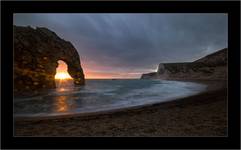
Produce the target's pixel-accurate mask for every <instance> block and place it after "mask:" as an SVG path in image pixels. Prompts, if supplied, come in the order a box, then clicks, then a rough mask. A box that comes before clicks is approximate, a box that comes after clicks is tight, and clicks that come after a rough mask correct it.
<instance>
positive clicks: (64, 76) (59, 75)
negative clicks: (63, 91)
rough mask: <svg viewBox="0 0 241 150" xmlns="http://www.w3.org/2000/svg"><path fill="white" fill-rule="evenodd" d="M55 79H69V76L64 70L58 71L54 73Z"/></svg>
mask: <svg viewBox="0 0 241 150" xmlns="http://www.w3.org/2000/svg"><path fill="white" fill-rule="evenodd" d="M55 79H60V80H64V79H71V77H70V76H69V74H68V73H66V72H58V73H56V75H55Z"/></svg>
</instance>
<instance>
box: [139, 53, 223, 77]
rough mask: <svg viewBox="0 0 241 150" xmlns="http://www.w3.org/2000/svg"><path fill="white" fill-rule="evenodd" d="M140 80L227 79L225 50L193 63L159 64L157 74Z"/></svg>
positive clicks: (154, 73)
mask: <svg viewBox="0 0 241 150" xmlns="http://www.w3.org/2000/svg"><path fill="white" fill-rule="evenodd" d="M141 79H167V80H168V79H182V80H183V79H211V80H226V79H227V48H225V49H222V50H219V51H217V52H215V53H213V54H210V55H207V56H206V57H203V58H201V59H198V60H196V61H194V62H186V63H161V64H159V66H158V70H157V72H152V73H148V74H143V75H142V76H141Z"/></svg>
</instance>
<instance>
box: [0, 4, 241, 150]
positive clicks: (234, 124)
mask: <svg viewBox="0 0 241 150" xmlns="http://www.w3.org/2000/svg"><path fill="white" fill-rule="evenodd" d="M1 6H2V10H1V12H2V13H1V18H2V26H1V31H2V38H1V40H2V41H1V43H2V48H1V50H2V53H1V54H2V55H1V67H2V68H1V69H2V74H1V82H2V86H1V87H2V89H1V94H2V95H1V115H2V116H1V119H2V120H1V121H2V126H1V131H2V148H60V149H63V148H138V149H143V148H218V149H223V148H240V94H239V93H240V86H239V83H240V2H239V1H230V2H228V1H139V2H138V1H70V2H68V1H59V2H57V1H8V2H7V1H2V2H1ZM58 12H61V13H84V12H86V13H127V12H128V13H139V12H141V13H227V14H228V20H229V22H228V26H229V29H228V30H229V31H228V57H229V63H228V67H229V75H228V77H229V82H228V86H229V87H228V89H229V90H228V91H229V94H228V95H229V97H228V98H229V103H228V110H229V112H228V117H229V118H228V137H153V138H152V137H149V138H148V137H137V138H134V137H113V138H111V137H104V138H101V137H78V138H77V137H55V138H54V137H13V129H12V124H13V117H12V112H13V111H12V109H13V108H12V106H13V104H12V99H13V95H12V91H13V90H12V89H13V88H12V83H13V81H12V73H13V70H12V66H13V62H12V61H11V60H12V59H13V58H12V56H13V51H12V49H13V44H12V43H13V39H12V35H13V31H12V25H13V13H58ZM238 81H239V82H238Z"/></svg>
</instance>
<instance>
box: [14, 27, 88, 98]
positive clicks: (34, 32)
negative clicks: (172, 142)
mask: <svg viewBox="0 0 241 150" xmlns="http://www.w3.org/2000/svg"><path fill="white" fill-rule="evenodd" d="M58 60H63V61H64V62H66V64H67V65H68V73H69V74H70V76H71V77H72V78H73V79H74V83H75V85H84V84H85V79H84V73H83V70H82V68H81V65H80V59H79V54H78V52H77V50H76V49H75V48H74V46H73V45H72V44H71V43H70V42H68V41H65V40H64V39H61V38H60V37H58V36H57V34H55V33H54V32H52V31H50V30H49V29H47V28H38V27H37V28H36V29H34V28H31V27H20V26H14V93H22V92H34V91H38V90H39V89H48V88H55V87H56V86H55V79H54V77H55V74H56V68H57V66H58V63H57V61H58Z"/></svg>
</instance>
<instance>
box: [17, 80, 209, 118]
mask: <svg viewBox="0 0 241 150" xmlns="http://www.w3.org/2000/svg"><path fill="white" fill-rule="evenodd" d="M205 88H206V85H203V84H197V83H193V82H181V81H165V80H87V81H86V86H82V87H74V86H72V87H59V88H57V89H56V90H48V91H45V92H43V93H42V94H41V95H40V96H34V97H27V98H16V97H15V98H14V115H15V116H32V117H38V116H56V115H64V114H77V113H90V112H98V111H105V110H113V109H120V108H128V107H133V106H141V105H147V104H154V103H160V102H166V101H170V100H175V99H177V98H183V97H187V96H191V95H195V94H197V93H200V92H202V91H204V90H205Z"/></svg>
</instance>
